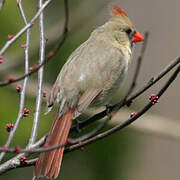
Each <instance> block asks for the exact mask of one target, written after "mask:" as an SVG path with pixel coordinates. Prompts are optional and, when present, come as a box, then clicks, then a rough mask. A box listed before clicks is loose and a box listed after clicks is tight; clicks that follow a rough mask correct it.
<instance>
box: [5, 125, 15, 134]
mask: <svg viewBox="0 0 180 180" xmlns="http://www.w3.org/2000/svg"><path fill="white" fill-rule="evenodd" d="M13 127H14V124H7V125H6V131H7V132H10V131H11V130H12V129H13Z"/></svg>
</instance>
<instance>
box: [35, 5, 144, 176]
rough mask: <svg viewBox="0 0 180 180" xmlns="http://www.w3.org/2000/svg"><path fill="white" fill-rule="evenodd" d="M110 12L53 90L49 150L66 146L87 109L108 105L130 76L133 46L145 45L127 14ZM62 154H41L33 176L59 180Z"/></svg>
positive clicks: (115, 8)
mask: <svg viewBox="0 0 180 180" xmlns="http://www.w3.org/2000/svg"><path fill="white" fill-rule="evenodd" d="M110 12H111V17H110V19H109V20H108V21H107V22H106V23H105V24H104V25H102V26H99V27H97V28H96V29H95V30H94V31H93V32H92V33H91V35H90V37H89V38H88V39H87V40H86V41H85V42H84V43H82V44H81V45H80V46H79V47H78V48H77V49H76V50H75V51H74V52H73V53H72V54H71V55H70V57H69V58H68V60H67V61H66V63H65V64H64V66H63V67H62V69H61V71H60V73H59V75H58V77H57V79H56V81H55V83H54V85H53V87H52V90H51V92H50V94H49V97H48V100H47V113H48V112H49V111H51V109H52V107H53V105H54V104H55V103H57V104H58V110H57V115H56V118H55V120H54V123H53V125H52V127H51V129H50V132H49V134H48V136H47V139H46V141H45V144H46V145H48V147H51V146H55V145H61V144H62V145H63V144H65V143H66V142H67V138H68V134H69V131H70V128H71V125H72V120H74V119H76V118H77V117H78V116H79V115H80V114H82V113H84V111H85V110H86V109H87V108H88V107H98V106H102V105H107V104H109V102H110V101H111V99H112V97H113V96H114V95H115V94H116V93H117V92H119V88H120V86H121V85H122V83H123V81H124V79H125V77H126V76H127V71H128V67H129V64H130V61H131V55H132V51H133V47H134V44H135V43H137V42H141V41H144V37H143V35H141V34H140V33H139V32H138V31H137V30H136V28H135V26H134V25H133V24H132V22H131V21H130V19H129V17H128V15H127V14H126V12H125V11H124V10H122V9H121V8H120V7H119V6H118V5H113V6H112V7H111V8H110ZM63 152H64V147H60V148H58V149H54V150H51V151H48V152H41V153H40V156H39V158H38V160H37V162H36V165H35V168H34V176H35V177H37V178H39V177H47V178H50V179H56V178H57V177H58V175H59V172H60V168H61V164H62V157H63Z"/></svg>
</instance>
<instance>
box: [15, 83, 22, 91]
mask: <svg viewBox="0 0 180 180" xmlns="http://www.w3.org/2000/svg"><path fill="white" fill-rule="evenodd" d="M21 89H22V85H21V84H19V85H17V86H16V91H17V92H20V91H21Z"/></svg>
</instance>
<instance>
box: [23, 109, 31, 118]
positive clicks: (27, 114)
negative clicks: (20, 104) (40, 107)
mask: <svg viewBox="0 0 180 180" xmlns="http://www.w3.org/2000/svg"><path fill="white" fill-rule="evenodd" d="M23 113H24V114H23V116H24V117H28V116H29V115H30V113H29V109H26V108H24V111H23Z"/></svg>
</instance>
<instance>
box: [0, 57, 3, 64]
mask: <svg viewBox="0 0 180 180" xmlns="http://www.w3.org/2000/svg"><path fill="white" fill-rule="evenodd" d="M3 61H4V58H3V56H0V64H1V63H3Z"/></svg>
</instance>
